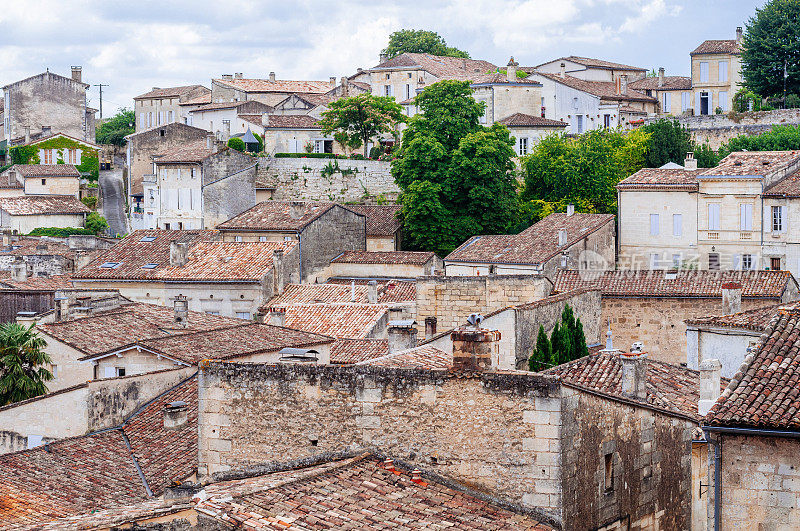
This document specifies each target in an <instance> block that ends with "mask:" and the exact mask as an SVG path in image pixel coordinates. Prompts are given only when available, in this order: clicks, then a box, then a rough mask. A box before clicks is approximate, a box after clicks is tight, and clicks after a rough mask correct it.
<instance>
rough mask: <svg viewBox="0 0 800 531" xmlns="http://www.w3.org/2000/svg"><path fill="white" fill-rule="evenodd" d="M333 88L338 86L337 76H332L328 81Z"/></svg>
mask: <svg viewBox="0 0 800 531" xmlns="http://www.w3.org/2000/svg"><path fill="white" fill-rule="evenodd" d="M328 81H329V82H330V84H331V86H332V87H335V86H336V76H331V77H330V78H329V80H328Z"/></svg>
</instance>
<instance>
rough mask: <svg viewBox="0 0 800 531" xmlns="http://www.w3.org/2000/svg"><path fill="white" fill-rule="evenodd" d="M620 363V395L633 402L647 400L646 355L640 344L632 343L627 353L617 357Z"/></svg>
mask: <svg viewBox="0 0 800 531" xmlns="http://www.w3.org/2000/svg"><path fill="white" fill-rule="evenodd" d="M619 358H620V361H622V395H623V396H624V397H626V398H631V399H633V400H645V399H646V398H647V353H646V352H642V344H641V343H638V342H637V343H634V344H633V346H632V347H631V351H630V352H629V353H622V354H620V355H619Z"/></svg>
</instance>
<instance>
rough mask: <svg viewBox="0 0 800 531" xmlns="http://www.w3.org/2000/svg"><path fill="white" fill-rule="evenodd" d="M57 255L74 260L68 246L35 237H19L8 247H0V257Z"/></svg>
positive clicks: (73, 254) (73, 255) (72, 252)
mask: <svg viewBox="0 0 800 531" xmlns="http://www.w3.org/2000/svg"><path fill="white" fill-rule="evenodd" d="M30 255H59V256H65V257H67V258H69V259H74V258H75V251H73V250H72V249H70V248H69V245H66V244H63V243H61V242H58V241H53V240H47V239H44V238H41V237H35V236H20V237H18V238H17V239H15V240H13V241H12V242H11V245H10V246H8V247H0V256H30Z"/></svg>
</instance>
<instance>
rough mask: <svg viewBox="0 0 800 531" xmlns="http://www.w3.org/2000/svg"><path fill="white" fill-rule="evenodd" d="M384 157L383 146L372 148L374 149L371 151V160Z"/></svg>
mask: <svg viewBox="0 0 800 531" xmlns="http://www.w3.org/2000/svg"><path fill="white" fill-rule="evenodd" d="M381 155H383V148H382V147H381V146H372V149H370V150H369V158H371V159H377V158H378V157H380V156H381Z"/></svg>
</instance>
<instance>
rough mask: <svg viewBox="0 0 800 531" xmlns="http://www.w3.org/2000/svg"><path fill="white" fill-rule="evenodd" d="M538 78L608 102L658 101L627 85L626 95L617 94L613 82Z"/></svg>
mask: <svg viewBox="0 0 800 531" xmlns="http://www.w3.org/2000/svg"><path fill="white" fill-rule="evenodd" d="M536 73H537V74H538V75H540V76H544V77H546V78H548V79H550V80H552V81H555V82H557V83H561V84H562V85H566V86H568V87H572V88H574V89H576V90H580V91H582V92H586V93H588V94H592V95H594V96H598V97H599V98H600V99H601V100H609V101H637V102H645V103H658V100H657V99H656V98H654V97H653V96H647V95H646V94H645V93H643V92H639V91H637V90H636V89H634V88H632V87H631V86H630V84H628V93H627V94H617V84H616V83H615V82H613V81H586V80H584V79H579V78H577V77H573V76H570V75H569V74H567V75H565V76H564V77H561V75H560V74H547V73H544V72H536Z"/></svg>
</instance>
